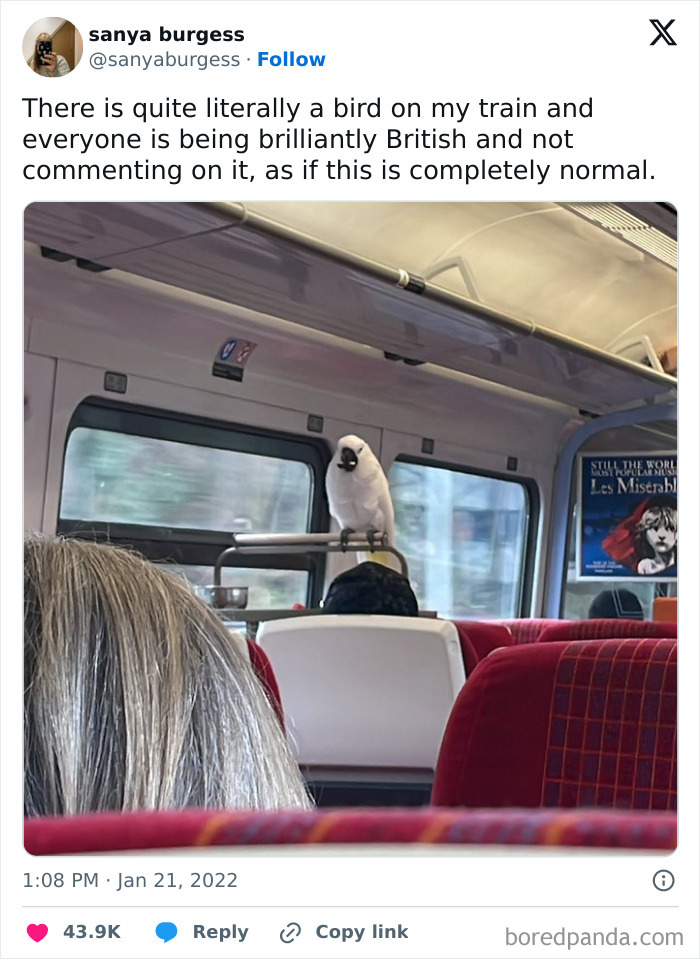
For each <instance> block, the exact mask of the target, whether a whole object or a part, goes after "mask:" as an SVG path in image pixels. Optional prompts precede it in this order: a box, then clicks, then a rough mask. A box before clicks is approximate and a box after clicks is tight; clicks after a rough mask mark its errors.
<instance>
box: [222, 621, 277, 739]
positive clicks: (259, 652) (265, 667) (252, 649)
mask: <svg viewBox="0 0 700 959" xmlns="http://www.w3.org/2000/svg"><path fill="white" fill-rule="evenodd" d="M230 635H231V639H232V640H233V642H234V643H235V645H236V647H237V649H238V651H239V652H240V654H241V655H242V656H243V658H244V659H245V660H246V662H248V663H250V665H251V667H252V669H253V672H254V673H255V675H256V677H257V678H258V680H259V681H260V684H261V686H262V688H263V690H264V692H265V695H266V696H267V698H268V700H269V701H270V705H271V706H272V708H273V709H274V711H275V715H276V716H277V718H278V719H279V721H280V726H281V727H282V729H284V710H283V709H282V697H281V695H280V689H279V686H278V684H277V679H276V677H275V673H274V670H273V669H272V663H271V662H270V660H269V659H268V657H267V654H266V653H265V651H264V650H263V649H261V648H260V647H259V646H258V645H257V644H256V643H253V642H251V640H249V639H246V638H245V636H243V634H242V633H239V632H238V631H237V630H235V629H232V630H230Z"/></svg>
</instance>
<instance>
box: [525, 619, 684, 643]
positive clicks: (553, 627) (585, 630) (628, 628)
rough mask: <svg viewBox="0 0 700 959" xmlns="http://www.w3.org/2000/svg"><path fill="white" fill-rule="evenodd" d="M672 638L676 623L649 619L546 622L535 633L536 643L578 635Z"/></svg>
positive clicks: (597, 637)
mask: <svg viewBox="0 0 700 959" xmlns="http://www.w3.org/2000/svg"><path fill="white" fill-rule="evenodd" d="M641 636H648V637H652V638H654V639H676V638H677V636H678V627H677V625H676V623H655V622H652V621H651V620H649V619H579V620H576V621H573V622H566V621H562V622H558V623H550V625H549V626H546V627H545V629H543V630H542V632H541V633H540V635H539V638H538V640H537V642H538V643H560V642H571V641H573V640H579V639H633V638H636V637H641Z"/></svg>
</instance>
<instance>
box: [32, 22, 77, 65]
mask: <svg viewBox="0 0 700 959" xmlns="http://www.w3.org/2000/svg"><path fill="white" fill-rule="evenodd" d="M82 55H83V38H82V37H81V35H80V31H79V30H78V29H77V28H76V27H75V25H74V24H72V23H71V22H70V20H64V19H63V18H62V17H43V18H42V19H41V20H37V21H36V23H33V24H32V25H31V27H29V29H28V30H27V32H26V33H25V35H24V40H23V41H22V56H23V57H24V61H25V63H26V64H27V66H28V67H29V69H30V70H32V71H33V72H34V73H38V74H39V76H40V77H65V76H66V74H68V73H72V72H73V70H75V68H76V67H77V66H78V64H79V63H80V59H81V57H82Z"/></svg>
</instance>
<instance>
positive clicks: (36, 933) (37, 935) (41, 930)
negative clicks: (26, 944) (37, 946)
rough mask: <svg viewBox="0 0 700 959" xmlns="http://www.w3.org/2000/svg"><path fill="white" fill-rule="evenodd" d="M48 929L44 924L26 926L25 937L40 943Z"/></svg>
mask: <svg viewBox="0 0 700 959" xmlns="http://www.w3.org/2000/svg"><path fill="white" fill-rule="evenodd" d="M48 931H49V927H48V926H47V925H46V924H45V923H43V922H42V923H40V924H39V925H38V926H36V925H35V924H34V923H31V924H30V925H29V926H27V935H28V936H29V938H30V939H33V940H34V942H41V940H42V939H43V938H44V936H46V935H47V934H48Z"/></svg>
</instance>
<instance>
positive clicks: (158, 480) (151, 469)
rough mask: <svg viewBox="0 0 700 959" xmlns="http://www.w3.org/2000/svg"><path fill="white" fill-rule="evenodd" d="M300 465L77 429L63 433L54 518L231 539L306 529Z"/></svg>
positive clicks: (306, 479)
mask: <svg viewBox="0 0 700 959" xmlns="http://www.w3.org/2000/svg"><path fill="white" fill-rule="evenodd" d="M312 490H313V476H312V473H311V470H310V468H309V466H308V464H306V463H298V462H293V461H291V460H284V459H277V458H275V457H272V456H257V455H254V454H251V453H243V452H239V451H237V450H225V449H211V448H207V447H203V446H193V445H190V444H188V443H178V442H172V441H170V440H163V439H160V438H155V437H152V436H133V435H129V434H125V433H115V432H111V431H108V430H96V429H86V428H84V427H79V428H78V429H75V430H73V431H72V433H71V434H70V438H69V440H68V446H67V449H66V458H65V467H64V473H63V495H62V497H61V514H60V515H61V518H62V519H78V520H96V521H98V522H102V523H138V524H143V525H146V526H167V527H182V528H185V529H206V530H230V531H231V532H256V533H286V532H295V533H298V532H303V531H305V530H306V529H307V526H308V521H309V512H310V506H311V494H312Z"/></svg>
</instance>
